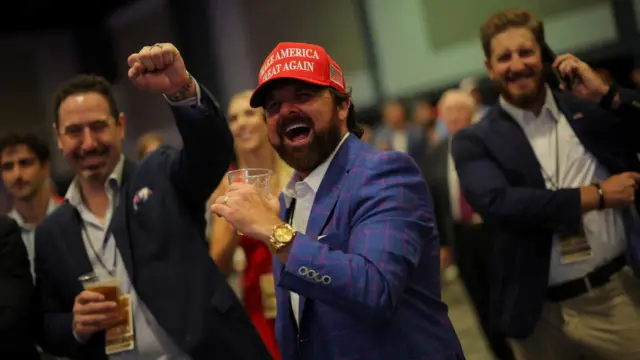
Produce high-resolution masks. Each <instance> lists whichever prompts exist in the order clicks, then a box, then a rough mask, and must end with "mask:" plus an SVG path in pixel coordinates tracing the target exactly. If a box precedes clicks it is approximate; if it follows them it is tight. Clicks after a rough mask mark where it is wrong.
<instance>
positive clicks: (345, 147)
mask: <svg viewBox="0 0 640 360" xmlns="http://www.w3.org/2000/svg"><path fill="white" fill-rule="evenodd" d="M352 137H353V135H349V137H348V138H347V140H345V142H344V143H343V144H342V146H341V147H340V149H339V150H338V152H337V153H336V155H335V157H334V158H333V160H332V161H331V164H330V165H329V168H328V169H327V172H326V174H325V175H324V177H323V178H322V182H321V183H320V187H319V188H318V192H317V193H316V196H315V200H314V201H313V207H312V208H311V214H310V215H309V221H308V223H307V231H306V235H308V236H310V237H312V238H316V237H318V235H320V233H321V232H322V230H323V229H324V226H325V225H326V224H327V220H329V214H331V212H332V210H333V207H334V205H335V204H336V201H337V200H338V195H340V188H341V187H342V182H343V180H344V175H345V174H346V172H347V171H348V165H349V164H348V163H349V159H350V157H349V155H350V154H351V153H352V151H351V148H353V147H354V145H355V144H357V140H356V139H353V138H352Z"/></svg>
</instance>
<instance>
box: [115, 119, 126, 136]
mask: <svg viewBox="0 0 640 360" xmlns="http://www.w3.org/2000/svg"><path fill="white" fill-rule="evenodd" d="M126 122H127V119H126V116H125V115H124V113H120V114H119V115H118V123H117V124H116V126H117V127H118V131H119V132H120V139H124V135H125V129H126V126H125V125H126Z"/></svg>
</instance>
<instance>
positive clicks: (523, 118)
mask: <svg viewBox="0 0 640 360" xmlns="http://www.w3.org/2000/svg"><path fill="white" fill-rule="evenodd" d="M545 93H546V94H545V98H544V104H543V105H542V111H541V112H540V115H542V114H543V113H544V112H545V111H548V112H550V113H551V115H552V118H553V119H554V120H557V119H559V118H560V115H561V112H560V109H558V105H557V104H556V100H555V98H554V97H553V92H552V91H551V89H550V88H549V86H548V85H545ZM499 101H500V106H501V107H502V108H503V109H504V111H506V112H507V113H508V114H509V115H511V117H513V119H514V120H515V121H516V122H517V123H518V124H520V126H525V125H526V124H527V123H528V122H529V121H531V120H535V119H536V116H535V115H534V114H533V112H531V111H529V110H525V109H521V108H519V107H516V106H515V105H512V104H510V103H508V102H507V101H506V100H505V99H504V97H502V96H500V99H499Z"/></svg>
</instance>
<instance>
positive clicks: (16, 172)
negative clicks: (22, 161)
mask: <svg viewBox="0 0 640 360" xmlns="http://www.w3.org/2000/svg"><path fill="white" fill-rule="evenodd" d="M8 175H9V176H10V177H11V178H12V179H18V178H19V177H20V175H22V170H21V168H20V166H19V165H17V164H15V165H14V166H13V167H12V168H11V170H9V172H8Z"/></svg>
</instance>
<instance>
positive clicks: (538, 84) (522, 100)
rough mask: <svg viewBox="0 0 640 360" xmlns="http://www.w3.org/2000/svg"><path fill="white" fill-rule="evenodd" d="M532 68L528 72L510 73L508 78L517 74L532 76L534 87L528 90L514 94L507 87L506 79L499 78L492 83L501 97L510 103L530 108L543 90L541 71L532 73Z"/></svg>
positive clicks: (513, 77) (517, 75)
mask: <svg viewBox="0 0 640 360" xmlns="http://www.w3.org/2000/svg"><path fill="white" fill-rule="evenodd" d="M533 71H534V70H531V71H530V72H529V73H528V74H527V73H525V74H516V75H511V79H510V80H515V79H516V78H517V77H519V76H527V75H529V76H533V79H534V81H535V85H534V88H533V89H532V91H530V92H526V93H519V94H514V93H512V92H510V91H509V87H508V85H507V81H508V79H505V78H500V79H497V80H494V81H493V85H494V87H495V88H496V90H497V91H498V93H500V95H502V97H503V98H504V99H505V100H506V101H507V102H508V103H510V104H512V105H514V106H516V107H518V108H521V109H529V108H531V107H532V106H533V105H534V104H535V103H536V101H537V100H538V99H539V98H540V96H541V93H542V92H543V91H544V81H543V77H542V73H533Z"/></svg>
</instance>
